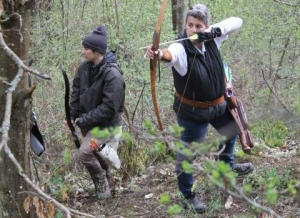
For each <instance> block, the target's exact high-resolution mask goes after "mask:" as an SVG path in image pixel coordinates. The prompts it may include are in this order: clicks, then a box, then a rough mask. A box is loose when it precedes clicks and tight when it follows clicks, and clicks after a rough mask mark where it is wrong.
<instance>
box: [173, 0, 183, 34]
mask: <svg viewBox="0 0 300 218" xmlns="http://www.w3.org/2000/svg"><path fill="white" fill-rule="evenodd" d="M184 8H185V4H184V0H172V23H173V31H174V32H175V33H177V34H178V33H180V32H181V31H182V30H183V28H184V22H185V20H184Z"/></svg>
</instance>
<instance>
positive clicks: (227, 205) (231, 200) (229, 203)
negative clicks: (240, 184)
mask: <svg viewBox="0 0 300 218" xmlns="http://www.w3.org/2000/svg"><path fill="white" fill-rule="evenodd" d="M232 203H233V199H232V196H231V195H229V196H228V198H227V200H226V203H225V209H229V208H230V207H231V205H232Z"/></svg>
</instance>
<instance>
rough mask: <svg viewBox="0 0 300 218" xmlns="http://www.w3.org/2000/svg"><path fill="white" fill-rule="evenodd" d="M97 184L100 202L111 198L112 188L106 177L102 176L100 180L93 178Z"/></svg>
mask: <svg viewBox="0 0 300 218" xmlns="http://www.w3.org/2000/svg"><path fill="white" fill-rule="evenodd" d="M93 182H94V184H95V190H96V195H97V198H98V199H99V200H104V199H107V198H109V197H110V194H111V192H110V187H109V184H108V181H107V178H106V176H100V177H99V178H93Z"/></svg>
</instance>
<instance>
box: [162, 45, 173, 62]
mask: <svg viewBox="0 0 300 218" xmlns="http://www.w3.org/2000/svg"><path fill="white" fill-rule="evenodd" d="M161 51H162V53H163V55H162V57H161V59H160V60H161V61H164V62H171V61H172V55H171V53H170V52H169V50H168V49H166V48H164V49H162V50H161Z"/></svg>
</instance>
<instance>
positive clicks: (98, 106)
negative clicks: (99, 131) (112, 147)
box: [70, 51, 125, 132]
mask: <svg viewBox="0 0 300 218" xmlns="http://www.w3.org/2000/svg"><path fill="white" fill-rule="evenodd" d="M103 62H104V63H101V67H100V69H99V71H98V72H96V73H95V75H94V76H93V77H91V76H90V74H91V70H90V67H91V63H89V62H86V61H84V62H83V63H82V64H81V65H80V66H79V68H78V70H77V73H76V75H75V77H74V80H73V86H72V95H71V101H70V112H71V119H73V120H75V119H76V118H79V121H78V122H77V125H78V126H79V127H80V128H81V130H85V131H84V132H86V131H88V130H91V129H92V128H94V127H100V128H105V127H109V126H117V125H120V124H121V114H122V112H123V109H124V101H125V83H124V80H123V77H122V74H121V70H120V68H119V67H118V65H117V61H116V55H115V54H114V53H113V52H110V51H108V52H107V53H106V56H105V58H104V61H103Z"/></svg>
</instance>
